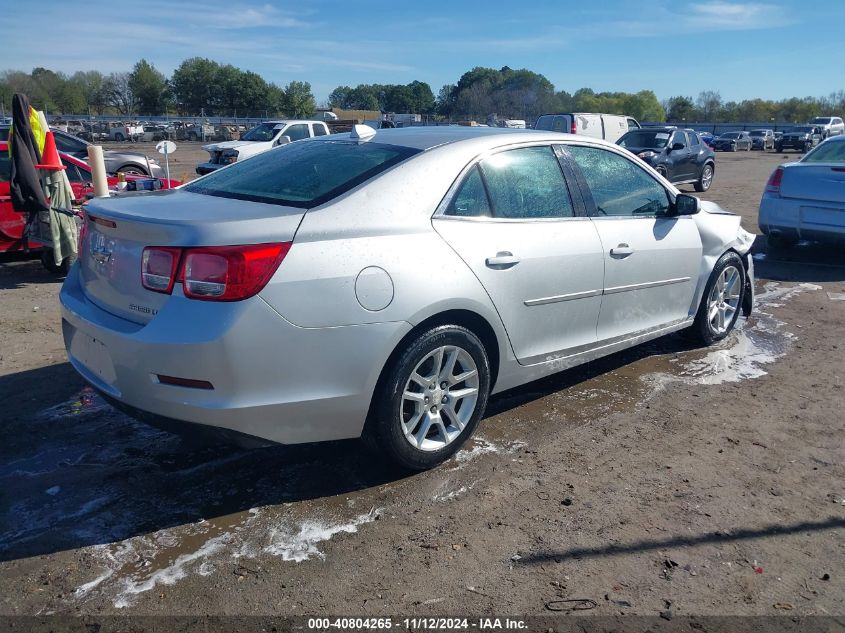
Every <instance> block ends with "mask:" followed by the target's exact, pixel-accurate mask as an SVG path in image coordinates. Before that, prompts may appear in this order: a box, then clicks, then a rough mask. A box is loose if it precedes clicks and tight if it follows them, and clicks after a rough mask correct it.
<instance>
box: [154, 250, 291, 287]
mask: <svg viewBox="0 0 845 633" xmlns="http://www.w3.org/2000/svg"><path fill="white" fill-rule="evenodd" d="M290 246H291V242H280V243H278V244H246V245H244V246H201V247H197V248H174V247H165V246H148V247H147V248H145V249H144V254H143V257H142V260H141V282H142V284H143V286H144V288H147V289H148V290H153V291H155V292H164V293H166V294H170V293H171V292H173V285H174V283H176V282H181V283H182V291H183V293H184V295H185V296H186V297H188V298H189V299H200V300H203V301H240V300H241V299H248V298H249V297H252V296H254V295H256V294H258V293H259V292H260V291H261V289H262V288H264V286H266V285H267V282H268V281H270V277H272V276H273V273H275V272H276V269H278V267H279V264H281V263H282V260H283V259H284V258H285V255H287V253H288V251H289V250H290ZM180 262H181V263H180ZM177 271H178V272H177Z"/></svg>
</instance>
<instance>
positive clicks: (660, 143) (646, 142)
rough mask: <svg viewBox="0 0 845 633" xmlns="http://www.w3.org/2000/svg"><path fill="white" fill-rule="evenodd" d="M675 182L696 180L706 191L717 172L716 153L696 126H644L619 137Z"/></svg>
mask: <svg viewBox="0 0 845 633" xmlns="http://www.w3.org/2000/svg"><path fill="white" fill-rule="evenodd" d="M616 144H617V145H619V146H621V147H624V148H625V149H627V150H628V151H629V152H631V153H632V154H634V155H636V156H637V157H639V158H640V159H642V160H643V161H644V162H646V163H648V164H649V165H651V166H652V167H654V169H656V170H657V172H658V173H659V174H660V175H661V176H663V177H664V178H666V179H667V180H668V181H669V182H671V183H673V184H675V185H685V184H694V185H695V190H696V191H707V190H708V189H709V188H710V185H711V184H712V183H713V174H715V173H716V155H715V154H714V153H713V150H712V149H710V148H709V147H708V146H707V144H705V143H704V142H703V141H702V140H701V138H700V137H699V136H698V133H696V132H695V131H694V130H680V129H678V128H675V127H644V128H642V129H641V130H631V131H630V132H627V133H626V134H623V135H622V137H621V138H620V139H619V140H618V141H616Z"/></svg>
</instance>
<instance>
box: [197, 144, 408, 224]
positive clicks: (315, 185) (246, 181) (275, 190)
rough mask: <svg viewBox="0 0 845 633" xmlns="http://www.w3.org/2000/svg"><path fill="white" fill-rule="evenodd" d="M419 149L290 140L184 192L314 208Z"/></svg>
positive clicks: (214, 174)
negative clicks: (295, 141)
mask: <svg viewBox="0 0 845 633" xmlns="http://www.w3.org/2000/svg"><path fill="white" fill-rule="evenodd" d="M419 151H420V150H417V149H413V148H409V147H400V146H398V145H385V144H381V143H373V142H368V143H360V144H359V143H354V142H350V141H329V140H325V141H307V142H304V143H292V144H290V145H282V146H281V147H279V148H276V149H272V150H270V151H269V152H264V153H262V154H259V155H257V156H254V157H253V158H250V159H249V160H246V161H243V162H237V163H234V164H233V165H231V166H229V167H227V168H226V169H221V170H220V171H216V172H213V173H211V174H209V175H208V176H205V177H204V178H200V179H199V180H196V181H194V182H193V183H191V184H189V185H188V186H186V187H185V190H187V191H192V192H194V193H201V194H205V195H209V196H219V197H221V198H234V199H236V200H249V201H252V202H266V203H269V204H281V205H287V206H292V207H301V208H307V207H314V206H318V205H320V204H323V203H325V202H328V201H329V200H331V199H333V198H336V197H337V196H339V195H341V194H342V193H344V192H346V191H349V190H350V189H352V188H353V187H356V186H357V185H359V184H361V183H362V182H365V181H367V180H369V179H370V178H372V177H373V176H375V175H377V174H379V173H381V172H383V171H385V170H386V169H389V168H390V167H392V166H393V165H396V164H398V163H400V162H402V161H403V160H405V159H407V158H410V157H411V156H413V155H414V154H418V153H419Z"/></svg>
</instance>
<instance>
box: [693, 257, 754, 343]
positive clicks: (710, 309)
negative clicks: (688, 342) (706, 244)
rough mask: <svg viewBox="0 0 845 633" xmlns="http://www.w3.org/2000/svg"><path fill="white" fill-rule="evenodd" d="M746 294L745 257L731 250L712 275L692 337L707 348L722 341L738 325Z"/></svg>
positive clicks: (700, 306) (697, 314) (696, 316)
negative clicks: (743, 261)
mask: <svg viewBox="0 0 845 633" xmlns="http://www.w3.org/2000/svg"><path fill="white" fill-rule="evenodd" d="M744 295H745V267H744V266H743V265H742V258H740V256H739V255H737V254H736V253H735V252H733V251H728V252H727V253H725V254H724V255H722V256H721V257H720V258H719V261H717V262H716V265H715V266H714V267H713V272H712V273H710V278H709V279H708V280H707V285H706V286H705V287H704V294H703V295H702V297H701V304H700V305H699V307H698V312H697V313H696V315H695V322H694V323H693V324H692V326H691V327H690V334H692V335H693V337H694V338H695V339H696V340H698V341H699V342H701V343H703V344H704V345H712V344H713V343H716V342H718V341H721V340H722V339H723V338H725V337H726V336H727V335H728V334H730V333H731V330H733V328H734V325H736V320H737V319H738V318H739V313H740V311H741V310H742V300H743V297H744Z"/></svg>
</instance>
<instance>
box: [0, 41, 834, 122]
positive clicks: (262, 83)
mask: <svg viewBox="0 0 845 633" xmlns="http://www.w3.org/2000/svg"><path fill="white" fill-rule="evenodd" d="M15 92H23V93H25V94H26V95H27V96H29V98H30V101H31V102H32V103H33V105H35V106H36V107H37V108H39V109H42V110H46V111H47V112H49V113H74V114H84V113H90V114H97V115H99V114H120V115H124V116H133V115H134V116H144V115H161V114H168V113H174V114H179V115H183V116H197V115H206V116H243V117H269V116H279V115H283V116H289V117H294V118H307V117H310V116H312V115H313V114H314V112H315V110H316V108H317V103H316V100H315V98H314V95H313V93H312V91H311V85H310V84H309V83H308V82H305V81H291V82H289V83H288V84H287V85H285V86H279V85H277V84H275V83H272V82H268V81H266V80H265V79H264V78H263V77H261V76H260V75H258V74H257V73H254V72H252V71H249V70H242V69H240V68H236V67H235V66H232V65H231V64H220V63H218V62H215V61H213V60H210V59H205V58H202V57H192V58H190V59H186V60H184V61H183V62H182V63H181V64H180V65H179V66H178V67H177V68H176V70H174V71H173V74H172V75H171V76H170V77H166V76H165V75H164V74H163V73H161V72H160V71H159V70H157V69H156V68H155V66H154V65H153V64H151V63H150V62H148V61H147V60H145V59H142V60H140V61H139V62H138V63H136V64H135V66H134V67H133V68H132V70H131V71H130V72H121V73H111V74H108V75H104V74H103V73H100V72H98V71H95V70H90V71H79V72H76V73H73V74H71V75H67V74H64V73H60V72H55V71H52V70H49V69H46V68H35V69H34V70H33V71H32V72H31V73H24V72H21V71H5V72H2V73H0V103H2V104H3V106H4V108H5V110H6V111H7V112H8V111H9V110H10V107H11V97H12V95H13V94H14V93H15ZM324 105H326V106H329V107H337V108H342V109H349V110H378V111H382V112H403V113H405V112H408V113H419V114H425V115H430V116H434V117H437V118H443V119H447V120H452V121H455V120H462V119H475V120H479V121H484V120H486V119H487V117H489V116H490V115H491V114H495V115H497V116H498V117H499V118H516V119H524V120H526V121H528V122H531V121H533V120H534V119H536V117H537V116H539V115H540V114H542V113H544V112H604V113H608V114H627V115H630V116H633V117H634V118H636V119H638V120H640V121H649V122H659V121H670V122H672V123H682V122H684V121H688V122H693V121H695V122H709V123H728V122H740V121H749V122H759V123H762V122H765V121H772V122H775V121H777V122H803V121H807V120H809V119H811V118H813V117H815V116H821V115H825V114H839V115H841V114H842V113H843V112H845V91H842V90H840V91H839V92H836V93H832V94H831V95H829V96H827V97H820V98H816V97H804V98H798V97H792V98H788V99H782V100H780V101H772V100H765V99H747V100H744V101H740V102H737V101H727V102H725V101H723V99H722V98H721V95H720V94H719V93H718V92H716V91H712V90H709V91H703V92H701V93H700V94H699V95H698V97H696V98H693V97H691V96H683V95H681V96H674V97H671V98H669V99H666V100H665V101H663V102H660V101H659V100H658V99H657V96H656V95H655V94H654V92H652V91H651V90H641V91H639V92H636V93H628V92H594V91H593V90H591V89H590V88H581V89H580V90H576V91H575V92H574V93H569V92H567V91H565V90H561V91H557V90H556V89H555V86H554V85H553V84H552V82H551V81H549V80H548V79H547V78H546V77H545V76H543V75H542V74H539V73H535V72H533V71H531V70H527V69H524V68H523V69H518V70H514V69H512V68H509V67H508V66H505V67H503V68H500V69H498V70H497V69H495V68H484V67H480V66H479V67H476V68H473V69H472V70H469V71H467V72H465V73H464V74H463V75H461V77H460V79H459V80H458V82H457V83H456V84H446V85H444V86H443V87H442V88H441V89H440V91H439V92H438V93H437V95H436V96H435V94H434V93H433V92H432V89H431V86H429V84H427V83H426V82H423V81H417V80H415V81H412V82H410V83H408V84H359V85H357V86H355V87H351V86H346V85H343V86H338V87H337V88H335V89H334V90H332V92H331V93H330V94H329V97H328V101H327V103H326V104H324Z"/></svg>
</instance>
